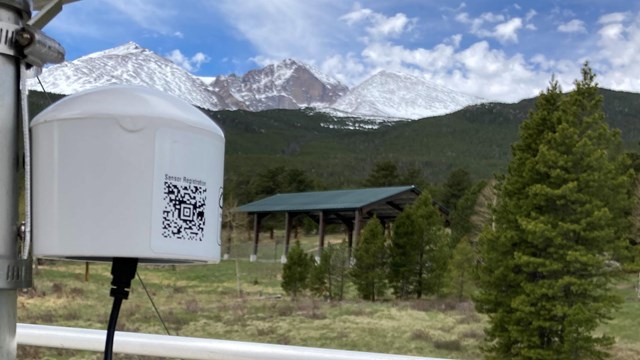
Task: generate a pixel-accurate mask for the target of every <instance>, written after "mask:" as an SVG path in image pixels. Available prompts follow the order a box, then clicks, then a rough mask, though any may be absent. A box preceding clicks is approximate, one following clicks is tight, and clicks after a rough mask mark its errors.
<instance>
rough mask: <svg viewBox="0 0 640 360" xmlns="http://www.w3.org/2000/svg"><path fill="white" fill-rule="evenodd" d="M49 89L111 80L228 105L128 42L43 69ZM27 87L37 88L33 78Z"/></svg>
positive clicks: (68, 90)
mask: <svg viewBox="0 0 640 360" xmlns="http://www.w3.org/2000/svg"><path fill="white" fill-rule="evenodd" d="M40 79H41V80H42V83H43V85H44V88H45V89H46V90H47V91H49V92H52V93H57V94H64V95H68V94H73V93H76V92H78V91H82V90H86V89H92V88H95V87H99V86H105V85H113V84H128V85H142V86H147V87H151V88H155V89H158V90H161V91H164V92H166V93H169V94H172V95H175V96H177V97H179V98H181V99H183V100H185V101H187V102H189V103H191V104H194V105H197V106H200V107H202V108H205V109H209V110H219V109H222V108H226V107H228V106H227V105H226V104H225V103H224V101H223V100H222V99H221V98H220V97H219V96H217V95H216V94H215V93H212V92H211V91H210V90H209V89H208V87H207V85H206V84H205V83H204V82H203V81H202V80H200V79H197V78H195V77H194V76H193V75H191V74H190V73H189V72H187V71H186V70H184V69H182V68H181V67H179V66H178V65H176V64H174V63H173V62H171V61H170V60H168V59H166V58H164V57H162V56H160V55H158V54H156V53H154V52H152V51H151V50H148V49H145V48H142V47H141V46H139V45H138V44H136V43H133V42H129V43H127V44H124V45H122V46H118V47H116V48H113V49H109V50H104V51H100V52H96V53H92V54H89V55H86V56H83V57H81V58H78V59H76V60H73V61H69V62H64V63H62V64H59V65H54V66H51V67H49V68H46V69H44V71H43V73H42V75H41V76H40ZM28 85H29V88H30V89H33V90H40V85H39V84H38V82H37V80H35V79H31V80H29V84H28Z"/></svg>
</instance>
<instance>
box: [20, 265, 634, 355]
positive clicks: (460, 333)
mask: <svg viewBox="0 0 640 360" xmlns="http://www.w3.org/2000/svg"><path fill="white" fill-rule="evenodd" d="M237 265H238V269H239V271H240V272H239V274H238V276H239V278H240V283H239V284H238V281H237V279H238V277H237V274H236V261H235V260H230V261H225V262H222V263H221V264H219V265H208V266H185V267H160V266H155V267H143V268H141V269H140V274H141V276H142V277H143V280H144V281H145V284H146V285H147V288H148V289H149V291H150V293H151V294H152V296H153V298H154V301H155V302H156V305H157V306H158V308H159V310H160V312H161V314H162V316H163V318H164V321H165V322H166V323H167V326H168V328H169V330H170V332H171V334H173V335H176V334H177V335H182V336H193V337H201V338H215V339H229V340H239V341H252V342H264V343H273V344H289V345H301V346H312V347H326V348H336V349H347V350H360V351H371V352H383V353H395V354H407V355H416V356H429V357H442V358H455V359H480V358H482V354H481V353H480V350H479V348H480V344H481V343H482V341H483V339H484V332H483V327H484V324H485V322H486V319H485V317H484V316H482V315H480V314H478V313H477V312H476V311H475V309H474V306H473V303H471V302H468V301H466V302H459V301H456V300H451V299H422V300H411V301H396V300H393V299H390V298H389V299H386V300H385V301H382V302H376V303H369V302H364V301H360V300H357V299H356V298H355V296H354V293H353V289H350V290H349V291H348V292H347V295H348V296H347V300H345V301H342V302H340V303H336V302H333V303H332V302H326V301H323V300H319V299H313V298H309V297H301V298H299V299H297V300H290V299H289V298H288V297H286V296H283V294H282V291H281V289H280V271H281V266H280V264H279V263H268V262H256V263H249V262H248V261H246V260H239V261H238V264H237ZM109 270H110V269H109V266H108V265H91V276H90V281H89V282H84V264H83V263H64V262H59V263H48V264H46V265H45V266H41V267H40V268H39V272H38V274H37V275H36V276H35V287H34V288H33V289H29V290H27V291H24V292H21V293H20V296H19V300H18V301H19V310H18V316H19V321H20V322H24V323H35V324H50V325H59V326H72V327H83V328H93V329H104V327H105V326H106V323H107V320H108V312H109V310H110V307H111V298H110V297H109V296H108V293H109V282H110V280H111V279H110V274H109ZM238 285H239V286H240V291H238ZM618 290H619V291H620V292H621V294H622V295H623V296H624V297H625V300H626V301H625V304H624V305H623V307H622V309H621V310H620V312H619V315H618V316H616V318H615V319H614V320H613V321H612V322H611V323H610V324H608V325H607V326H604V327H603V328H602V330H601V331H602V332H604V333H608V334H613V335H614V336H615V337H616V338H617V340H618V341H617V344H616V345H615V347H614V348H613V357H612V359H614V360H630V359H638V358H640V345H638V344H640V333H638V332H637V326H636V322H637V319H638V314H640V301H638V298H637V296H636V294H635V292H634V289H633V284H631V282H629V284H621V286H620V287H619V289H618ZM118 325H119V326H118V328H119V329H121V330H126V331H136V332H145V333H155V334H163V333H164V328H163V327H162V325H161V323H160V322H159V320H158V319H157V317H156V314H155V312H154V311H153V308H152V307H151V304H150V302H149V300H148V299H147V297H146V294H145V293H144V291H143V289H142V288H141V286H140V284H139V283H138V282H137V281H134V284H133V289H132V294H131V296H130V298H129V300H128V301H126V302H125V303H124V304H123V307H122V310H121V314H120V320H119V324H118ZM19 351H20V356H19V358H20V359H77V360H82V359H99V358H100V356H99V354H95V353H87V352H72V351H62V350H55V349H38V348H31V347H20V350H19ZM118 358H119V359H136V357H124V356H123V357H120V356H118ZM141 359H142V358H141ZM144 359H148V358H144Z"/></svg>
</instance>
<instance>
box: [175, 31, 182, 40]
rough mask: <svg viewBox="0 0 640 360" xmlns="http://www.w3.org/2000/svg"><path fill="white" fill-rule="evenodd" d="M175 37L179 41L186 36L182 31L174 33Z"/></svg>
mask: <svg viewBox="0 0 640 360" xmlns="http://www.w3.org/2000/svg"><path fill="white" fill-rule="evenodd" d="M173 36H175V37H177V38H178V39H184V34H183V33H182V32H180V31H176V32H174V33H173Z"/></svg>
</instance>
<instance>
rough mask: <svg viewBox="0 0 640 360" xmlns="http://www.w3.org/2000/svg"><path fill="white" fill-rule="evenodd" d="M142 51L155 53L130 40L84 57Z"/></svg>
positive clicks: (140, 52)
mask: <svg viewBox="0 0 640 360" xmlns="http://www.w3.org/2000/svg"><path fill="white" fill-rule="evenodd" d="M142 53H153V51H151V50H149V49H145V48H143V47H142V46H140V45H138V44H137V43H135V42H133V41H129V42H128V43H125V44H122V45H119V46H116V47H114V48H111V49H107V50H102V51H98V52H94V53H91V54H89V55H86V56H83V57H82V58H95V57H101V56H107V55H128V54H142Z"/></svg>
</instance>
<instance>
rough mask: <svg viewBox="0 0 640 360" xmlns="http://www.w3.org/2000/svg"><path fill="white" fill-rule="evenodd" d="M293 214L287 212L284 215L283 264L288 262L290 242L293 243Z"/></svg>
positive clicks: (281, 259)
mask: <svg viewBox="0 0 640 360" xmlns="http://www.w3.org/2000/svg"><path fill="white" fill-rule="evenodd" d="M291 220H293V219H292V217H291V213H290V212H286V213H285V214H284V254H282V257H281V258H280V262H281V263H283V264H284V263H286V262H287V255H289V242H290V241H291Z"/></svg>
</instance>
